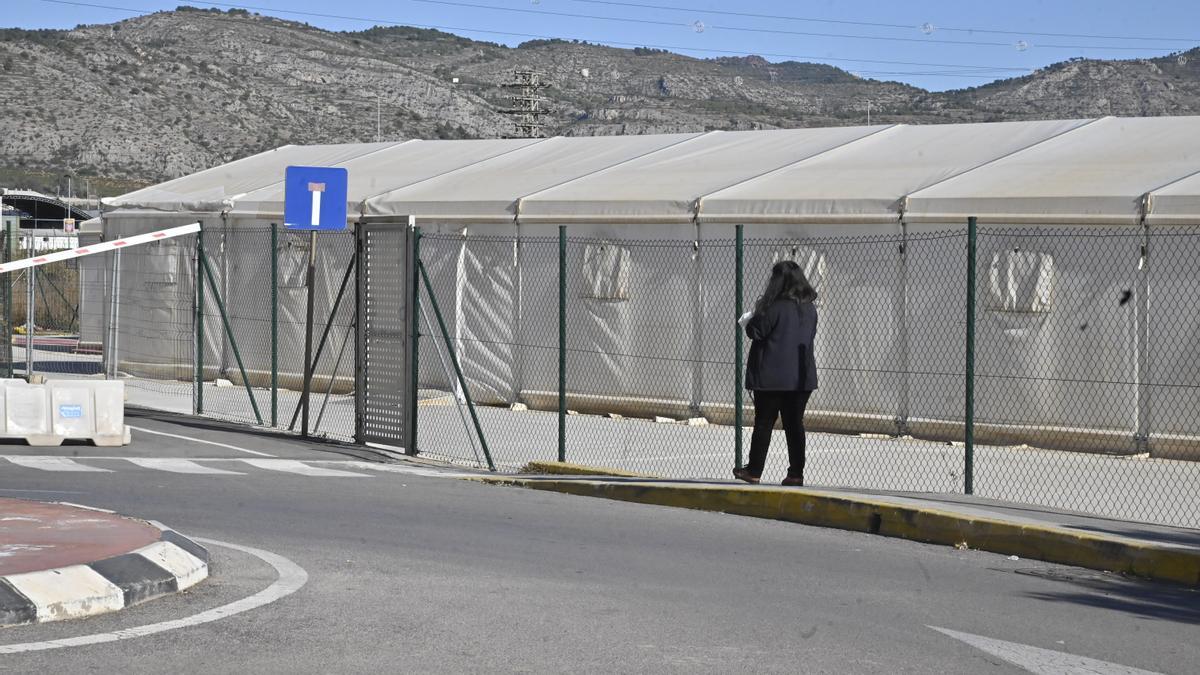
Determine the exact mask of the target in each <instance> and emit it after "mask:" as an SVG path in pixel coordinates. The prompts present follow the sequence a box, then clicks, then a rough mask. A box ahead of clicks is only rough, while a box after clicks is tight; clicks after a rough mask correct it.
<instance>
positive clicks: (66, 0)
mask: <svg viewBox="0 0 1200 675" xmlns="http://www.w3.org/2000/svg"><path fill="white" fill-rule="evenodd" d="M41 2H48V3H53V4H58V5H71V6H75V7H92V8H98V9H109V10H114V11H118V12H127V13H131V14H137V15H145V14H150V13H155V12H160V11H170V10H147V9H135V8H131V7H118V6H114V5H103V4H97V3H89V2H77V1H73V0H41ZM196 4H199V5H207V6H213V7H228V8H235V9H249V10H255V11H263V12H273V13H276V14H289V15H295V16H304V17H315V18H322V19H338V20H342V21H356V22H361V23H367V24H372V25H388V26H400V27H412V28H424V29H430V30H441V31H447V32H450V31H458V32H464V33H481V34H485V35H503V36H507V37H519V38H528V39H535V40H572V39H574V40H580V41H590V42H593V43H602V44H604V45H609V46H617V47H634V48H637V47H644V48H649V49H664V50H671V51H675V52H699V53H704V54H720V55H724V56H762V57H772V58H780V59H793V60H801V61H815V62H824V61H835V62H844V63H871V64H878V65H893V66H922V67H934V68H971V69H980V70H986V71H1007V72H1020V73H1030V72H1033V71H1034V70H1036V69H1035V68H1028V67H1009V66H985V65H973V64H959V63H927V62H920V61H892V60H882V59H852V58H844V57H832V56H823V55H821V56H817V55H804V54H787V53H780V52H747V51H740V50H733V49H714V48H709V47H687V46H681V45H660V44H650V43H645V42H621V41H617V40H597V39H595V38H592V39H590V40H585V39H584V38H573V37H570V36H566V37H564V36H561V35H558V36H555V35H542V34H537V33H519V32H513V31H498V30H490V29H485V28H467V27H462V26H446V25H438V24H418V23H405V22H400V21H393V20H388V19H374V18H367V17H359V16H348V15H343V14H328V13H322V12H306V11H300V10H292V9H276V8H273V7H259V6H254V5H245V4H232V3H224V2H197V3H196Z"/></svg>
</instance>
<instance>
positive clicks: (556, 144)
mask: <svg viewBox="0 0 1200 675" xmlns="http://www.w3.org/2000/svg"><path fill="white" fill-rule="evenodd" d="M699 135H700V134H663V135H655V136H591V137H580V138H562V137H556V138H551V139H548V140H546V141H544V142H540V143H536V144H533V145H529V146H526V147H523V148H521V149H520V150H518V151H515V152H510V153H507V154H504V155H500V156H497V157H493V158H492V159H488V160H484V161H482V162H479V163H477V164H472V165H470V166H467V167H464V168H462V169H458V170H456V171H450V172H448V173H444V174H441V175H439V176H434V177H432V178H429V179H426V180H424V181H420V182H418V183H414V184H412V185H409V186H407V187H402V188H399V189H397V190H392V191H390V192H385V193H383V194H380V195H378V196H375V197H371V198H370V199H367V200H366V202H365V204H364V205H363V213H364V214H365V215H367V216H391V215H412V216H417V217H418V218H425V219H433V220H436V219H441V220H455V221H469V222H512V221H513V219H514V218H515V217H516V214H517V202H518V199H519V198H520V197H522V196H523V195H528V194H532V193H534V192H539V191H542V190H545V189H547V188H551V187H554V186H556V185H561V184H563V183H566V182H569V181H572V180H574V179H576V178H579V177H581V176H586V175H588V174H592V173H595V172H597V171H601V170H603V169H606V168H608V167H612V166H614V165H618V164H620V163H622V162H626V161H628V160H631V159H634V158H636V157H640V156H643V155H646V154H649V153H652V152H656V151H658V150H661V149H663V148H667V147H670V146H673V145H676V144H678V143H682V142H684V141H687V140H690V139H693V138H695V137H697V136H699ZM448 195H452V196H453V198H452V199H447V196H448Z"/></svg>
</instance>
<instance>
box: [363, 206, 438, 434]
mask: <svg viewBox="0 0 1200 675" xmlns="http://www.w3.org/2000/svg"><path fill="white" fill-rule="evenodd" d="M409 222H410V223H412V280H411V282H410V283H411V284H412V297H410V298H409V299H408V301H409V303H411V305H412V308H411V310H410V314H411V316H412V326H410V327H409V330H410V335H411V337H410V338H409V339H411V340H412V357H411V358H412V368H411V372H410V376H411V377H412V379H411V380H410V381H409V383H408V386H409V387H410V389H409V394H408V405H409V408H408V419H409V425H411V428H410V429H409V430H408V438H409V441H408V451H407V454H409V455H413V456H414V457H415V456H416V455H417V453H418V452H419V450H418V448H417V423H418V421H419V417H418V414H417V396H418V393H419V391H420V383H421V380H420V374H421V228H419V227H417V226H416V224H415V223H416V221H409ZM360 320H361V321H365V320H366V317H360ZM425 320H426V321H428V320H429V319H428V317H426V319H425ZM434 351H437V345H436V344H435V345H434ZM460 412H461V411H460Z"/></svg>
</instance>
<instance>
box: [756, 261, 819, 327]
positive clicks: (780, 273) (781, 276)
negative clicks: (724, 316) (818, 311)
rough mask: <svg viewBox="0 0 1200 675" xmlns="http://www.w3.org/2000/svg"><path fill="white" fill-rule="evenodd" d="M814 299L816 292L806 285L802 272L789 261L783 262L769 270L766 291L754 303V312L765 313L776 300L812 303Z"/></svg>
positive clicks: (808, 284)
mask: <svg viewBox="0 0 1200 675" xmlns="http://www.w3.org/2000/svg"><path fill="white" fill-rule="evenodd" d="M816 299H817V291H816V290H815V289H814V288H813V287H812V284H810V283H808V277H806V276H804V270H803V269H801V267H800V266H799V265H797V264H796V263H795V262H793V261H791V260H783V261H780V262H777V263H775V266H774V267H772V268H771V280H770V281H768V282H767V290H765V291H763V294H762V297H760V298H759V299H758V302H757V303H755V305H754V312H755V313H756V314H758V313H761V312H763V311H765V310H766V309H767V308H768V307H770V306H771V304H772V303H773V302H775V301H776V300H791V301H793V302H812V301H813V300H816Z"/></svg>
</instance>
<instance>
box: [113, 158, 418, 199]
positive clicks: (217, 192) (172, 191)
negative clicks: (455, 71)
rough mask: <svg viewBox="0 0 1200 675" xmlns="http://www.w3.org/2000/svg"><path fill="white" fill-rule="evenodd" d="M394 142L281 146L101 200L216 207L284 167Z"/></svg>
mask: <svg viewBox="0 0 1200 675" xmlns="http://www.w3.org/2000/svg"><path fill="white" fill-rule="evenodd" d="M394 145H396V143H345V144H340V145H285V146H283V147H281V148H276V149H274V150H268V151H266V152H262V153H259V154H257V155H251V156H250V157H245V158H243V159H239V160H236V161H233V162H230V163H228V164H222V165H221V166H215V167H213V168H211V169H205V170H204V171H200V172H198V173H193V174H190V175H187V176H183V177H182V178H176V179H175V180H169V181H167V182H165V183H159V184H158V185H151V186H150V187H147V188H142V189H141V190H137V191H135V192H130V193H127V194H124V195H121V196H120V197H112V198H109V199H105V200H104V204H105V205H106V206H115V207H120V208H136V209H156V210H160V211H198V212H206V211H214V212H215V211H221V210H222V209H225V208H228V207H229V205H230V204H231V203H232V201H233V200H235V199H236V198H238V197H239V196H241V195H243V194H245V193H247V192H251V191H253V190H257V189H258V188H261V187H263V186H265V185H270V184H271V183H274V182H277V181H281V180H283V171H284V169H285V168H287V167H288V166H291V165H299V166H329V165H333V164H338V163H340V162H344V161H346V160H347V159H350V158H352V157H357V156H359V155H364V154H367V153H371V152H375V151H377V150H380V149H382V148H387V147H391V146H394Z"/></svg>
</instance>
